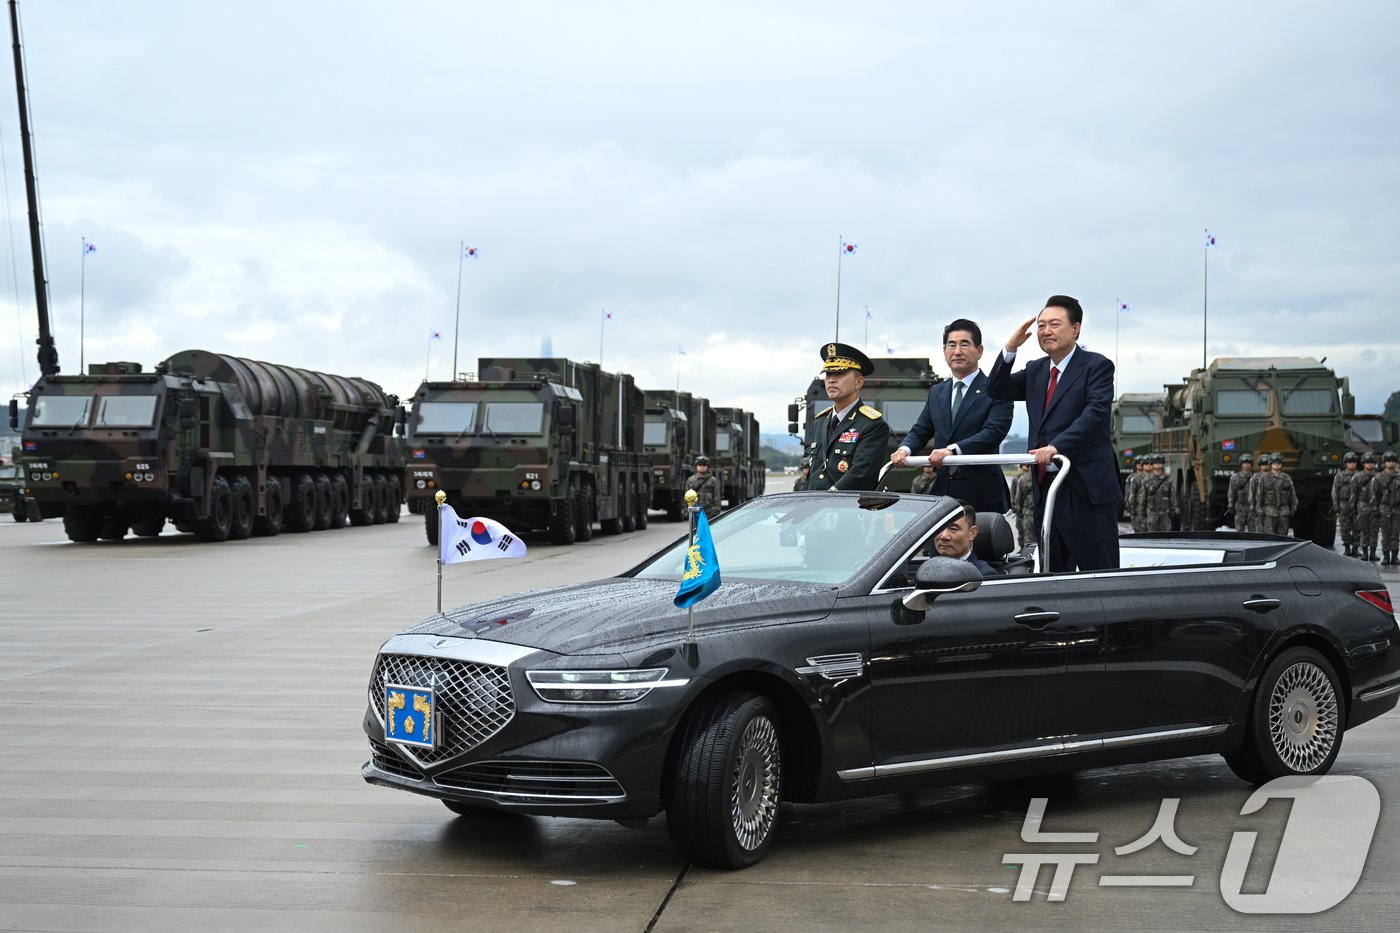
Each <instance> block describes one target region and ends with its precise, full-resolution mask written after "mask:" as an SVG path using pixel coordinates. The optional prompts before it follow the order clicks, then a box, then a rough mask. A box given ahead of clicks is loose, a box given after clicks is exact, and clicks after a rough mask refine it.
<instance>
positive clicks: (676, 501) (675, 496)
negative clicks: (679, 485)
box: [666, 489, 685, 522]
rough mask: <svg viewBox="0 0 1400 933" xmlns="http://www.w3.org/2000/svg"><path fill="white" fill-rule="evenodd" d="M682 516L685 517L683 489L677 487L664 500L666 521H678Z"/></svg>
mask: <svg viewBox="0 0 1400 933" xmlns="http://www.w3.org/2000/svg"><path fill="white" fill-rule="evenodd" d="M682 518H685V490H684V489H678V490H676V491H675V492H673V493H671V498H670V499H668V500H667V502H666V521H668V522H678V521H680V520H681V519H682Z"/></svg>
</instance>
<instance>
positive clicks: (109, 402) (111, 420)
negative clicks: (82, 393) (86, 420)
mask: <svg viewBox="0 0 1400 933" xmlns="http://www.w3.org/2000/svg"><path fill="white" fill-rule="evenodd" d="M155 420H156V397H155V396H154V395H103V396H101V397H100V398H99V399H98V401H97V424H98V426H99V427H111V428H116V427H122V428H131V427H136V428H149V427H150V426H151V425H153V424H155Z"/></svg>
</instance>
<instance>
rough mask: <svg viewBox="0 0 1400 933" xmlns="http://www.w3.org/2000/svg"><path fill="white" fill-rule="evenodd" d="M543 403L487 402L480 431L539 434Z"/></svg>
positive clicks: (542, 419) (542, 418)
mask: <svg viewBox="0 0 1400 933" xmlns="http://www.w3.org/2000/svg"><path fill="white" fill-rule="evenodd" d="M543 421H544V403H543V402H487V403H486V417H485V419H484V420H483V421H482V428H481V429H482V430H483V431H485V432H486V433H488V434H539V433H540V426H541V424H542V423H543Z"/></svg>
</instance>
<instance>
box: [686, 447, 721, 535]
mask: <svg viewBox="0 0 1400 933" xmlns="http://www.w3.org/2000/svg"><path fill="white" fill-rule="evenodd" d="M685 488H686V490H687V491H689V490H691V489H694V490H695V495H696V496H698V497H699V498H698V499H697V500H696V502H695V504H696V505H698V506H700V508H702V509H704V510H705V517H706V518H708V519H709V520H710V521H714V520H715V519H716V518H719V513H720V499H721V498H722V497H723V495H724V490H723V489H721V488H720V485H719V477H718V476H715V475H714V474H713V473H711V472H710V458H709V457H707V456H705V455H704V454H701V455H700V456H698V457H696V458H695V472H694V473H692V474H690V478H689V479H687V480H686V481H685Z"/></svg>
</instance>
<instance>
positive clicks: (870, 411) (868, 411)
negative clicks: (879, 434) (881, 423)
mask: <svg viewBox="0 0 1400 933" xmlns="http://www.w3.org/2000/svg"><path fill="white" fill-rule="evenodd" d="M860 413H861V414H862V415H864V416H865V417H867V418H883V417H884V415H881V414H880V412H879V411H878V410H876V409H874V408H871V407H870V406H869V405H862V406H860Z"/></svg>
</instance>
